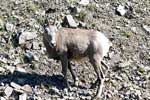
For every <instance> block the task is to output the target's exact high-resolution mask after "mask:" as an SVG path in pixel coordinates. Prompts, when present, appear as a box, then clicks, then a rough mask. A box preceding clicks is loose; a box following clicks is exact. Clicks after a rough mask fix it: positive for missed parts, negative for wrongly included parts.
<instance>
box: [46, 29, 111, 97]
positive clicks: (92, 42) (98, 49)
mask: <svg viewBox="0 0 150 100" xmlns="http://www.w3.org/2000/svg"><path fill="white" fill-rule="evenodd" d="M100 36H101V35H100V33H99V32H98V31H96V30H85V29H71V28H62V29H59V30H58V31H57V32H56V46H55V47H52V46H50V45H49V40H50V39H49V37H48V36H47V34H46V33H44V37H43V42H44V45H45V46H46V49H47V52H48V54H49V56H50V57H51V58H53V59H57V60H60V61H61V63H62V73H63V75H64V77H65V79H66V84H67V86H69V84H68V82H67V76H66V74H67V69H69V70H70V72H71V74H72V76H73V79H74V81H75V82H76V81H77V78H76V75H75V73H74V72H73V70H72V68H71V65H70V60H73V59H81V58H84V57H87V58H89V61H90V63H91V64H92V65H93V67H94V69H95V72H96V74H97V77H98V78H97V81H96V82H97V83H98V89H97V93H96V96H95V97H96V98H97V97H100V95H101V92H102V87H103V83H104V74H103V71H102V69H101V61H102V59H103V57H104V56H105V54H104V50H105V49H104V47H105V46H104V45H103V43H102V42H101V41H100V39H101V37H100ZM106 39H107V38H106ZM106 42H107V41H106ZM108 42H109V41H108ZM105 44H107V43H105ZM106 47H108V48H109V47H110V44H109V43H108V45H106ZM106 50H107V49H106Z"/></svg>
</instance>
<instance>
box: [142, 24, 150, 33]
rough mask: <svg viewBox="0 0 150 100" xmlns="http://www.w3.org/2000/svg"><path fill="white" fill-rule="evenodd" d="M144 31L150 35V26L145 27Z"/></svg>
mask: <svg viewBox="0 0 150 100" xmlns="http://www.w3.org/2000/svg"><path fill="white" fill-rule="evenodd" d="M143 29H144V30H145V31H146V32H147V33H148V34H150V26H147V25H143Z"/></svg>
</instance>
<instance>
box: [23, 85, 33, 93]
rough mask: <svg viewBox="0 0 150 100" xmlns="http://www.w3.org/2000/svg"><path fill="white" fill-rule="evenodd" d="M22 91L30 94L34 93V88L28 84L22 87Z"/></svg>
mask: <svg viewBox="0 0 150 100" xmlns="http://www.w3.org/2000/svg"><path fill="white" fill-rule="evenodd" d="M22 90H24V91H26V92H29V93H32V92H33V91H32V87H31V86H30V85H28V84H26V85H24V86H23V87H22Z"/></svg>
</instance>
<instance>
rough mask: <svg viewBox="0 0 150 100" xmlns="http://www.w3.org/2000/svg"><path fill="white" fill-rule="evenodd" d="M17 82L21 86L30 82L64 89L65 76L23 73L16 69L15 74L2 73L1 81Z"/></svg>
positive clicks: (5, 82)
mask: <svg viewBox="0 0 150 100" xmlns="http://www.w3.org/2000/svg"><path fill="white" fill-rule="evenodd" d="M11 82H15V83H17V84H19V85H21V86H23V85H25V84H29V85H30V86H32V87H35V86H36V85H41V84H43V85H44V86H47V85H48V86H49V85H51V86H55V87H56V88H57V89H61V90H62V89H64V88H65V85H64V84H63V82H64V78H63V76H62V75H52V76H49V75H39V74H36V73H33V74H31V73H21V72H17V71H15V72H14V74H7V75H0V83H4V84H10V83H11Z"/></svg>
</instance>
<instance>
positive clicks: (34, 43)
mask: <svg viewBox="0 0 150 100" xmlns="http://www.w3.org/2000/svg"><path fill="white" fill-rule="evenodd" d="M32 46H33V49H34V50H39V49H40V46H39V43H38V41H33V43H32Z"/></svg>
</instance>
